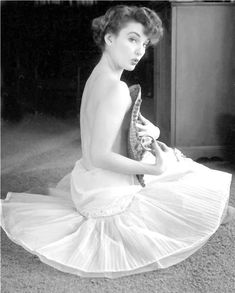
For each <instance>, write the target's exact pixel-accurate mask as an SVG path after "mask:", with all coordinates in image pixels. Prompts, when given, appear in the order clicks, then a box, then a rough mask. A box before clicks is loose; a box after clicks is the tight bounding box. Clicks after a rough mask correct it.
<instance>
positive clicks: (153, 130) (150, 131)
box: [136, 114, 160, 139]
mask: <svg viewBox="0 0 235 293" xmlns="http://www.w3.org/2000/svg"><path fill="white" fill-rule="evenodd" d="M139 117H140V120H141V122H142V123H143V124H140V123H136V126H137V128H138V135H139V136H140V137H142V136H144V135H147V136H151V137H153V138H154V139H158V138H159V136H160V130H159V128H158V127H157V126H155V125H153V123H152V122H150V121H149V120H148V119H146V118H144V117H143V116H142V115H141V114H140V116H139Z"/></svg>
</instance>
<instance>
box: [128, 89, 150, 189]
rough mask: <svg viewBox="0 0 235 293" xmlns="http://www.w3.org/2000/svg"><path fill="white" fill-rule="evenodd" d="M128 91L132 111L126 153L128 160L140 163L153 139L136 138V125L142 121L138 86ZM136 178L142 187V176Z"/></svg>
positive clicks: (146, 137)
mask: <svg viewBox="0 0 235 293" xmlns="http://www.w3.org/2000/svg"><path fill="white" fill-rule="evenodd" d="M129 91H130V96H131V99H132V109H131V121H130V126H129V131H128V139H127V152H128V157H129V158H131V159H133V160H137V161H141V160H142V159H143V156H144V154H145V152H146V151H151V143H152V141H153V138H152V137H150V136H143V137H139V136H138V129H137V126H136V123H139V124H142V121H141V120H140V106H141V103H142V99H141V87H140V85H139V84H135V85H132V86H131V87H129ZM136 177H137V179H138V181H139V183H140V184H141V185H142V186H143V187H144V186H145V183H144V175H143V174H137V175H136Z"/></svg>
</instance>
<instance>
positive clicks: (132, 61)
mask: <svg viewBox="0 0 235 293" xmlns="http://www.w3.org/2000/svg"><path fill="white" fill-rule="evenodd" d="M138 62H139V59H131V63H132V64H133V65H136V64H137V63H138Z"/></svg>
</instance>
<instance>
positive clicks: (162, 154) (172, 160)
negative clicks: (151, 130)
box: [152, 141, 178, 175]
mask: <svg viewBox="0 0 235 293" xmlns="http://www.w3.org/2000/svg"><path fill="white" fill-rule="evenodd" d="M152 147H153V151H152V153H153V155H154V156H155V157H156V160H155V164H154V166H153V168H155V175H159V171H160V173H163V172H165V171H167V170H168V169H170V168H173V167H174V165H175V164H176V163H177V162H178V160H177V158H176V156H175V153H174V150H173V149H172V148H169V147H168V146H167V145H166V144H165V143H163V142H160V141H154V142H153V143H152Z"/></svg>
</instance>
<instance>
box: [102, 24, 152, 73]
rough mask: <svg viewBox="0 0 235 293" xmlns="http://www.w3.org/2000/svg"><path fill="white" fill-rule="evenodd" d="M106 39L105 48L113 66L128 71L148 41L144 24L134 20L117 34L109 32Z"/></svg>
mask: <svg viewBox="0 0 235 293" xmlns="http://www.w3.org/2000/svg"><path fill="white" fill-rule="evenodd" d="M108 41H109V42H108V46H107V47H106V48H107V50H108V52H109V54H110V56H111V58H112V61H113V62H114V65H115V67H116V68H118V69H125V70H129V71H132V70H134V69H135V66H136V65H137V63H138V62H139V61H140V59H141V58H142V57H143V55H144V54H145V50H146V46H147V45H148V43H149V39H148V38H147V36H146V35H145V34H144V26H143V25H142V24H141V23H138V22H134V21H132V22H128V23H127V24H126V25H125V26H124V27H123V28H122V29H121V30H120V32H119V34H118V35H114V34H109V39H108Z"/></svg>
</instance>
